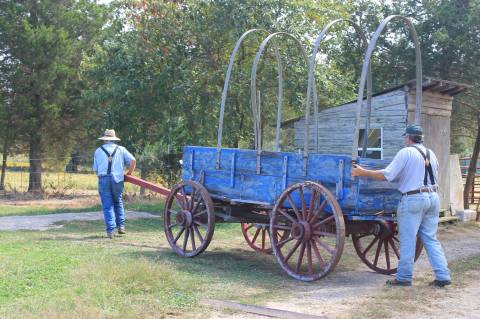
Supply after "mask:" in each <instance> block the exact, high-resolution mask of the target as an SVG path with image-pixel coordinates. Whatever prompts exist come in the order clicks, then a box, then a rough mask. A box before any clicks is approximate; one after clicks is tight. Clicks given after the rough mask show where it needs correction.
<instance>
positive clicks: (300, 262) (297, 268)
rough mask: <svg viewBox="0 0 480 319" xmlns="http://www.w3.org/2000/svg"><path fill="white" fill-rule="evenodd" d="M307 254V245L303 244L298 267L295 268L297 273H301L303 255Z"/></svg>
mask: <svg viewBox="0 0 480 319" xmlns="http://www.w3.org/2000/svg"><path fill="white" fill-rule="evenodd" d="M304 254H305V243H302V247H301V248H300V254H299V255H298V259H297V266H296V267H295V272H297V273H299V272H300V267H302V261H303V255H304Z"/></svg>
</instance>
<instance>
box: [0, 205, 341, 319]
mask: <svg viewBox="0 0 480 319" xmlns="http://www.w3.org/2000/svg"><path fill="white" fill-rule="evenodd" d="M150 208H151V209H152V211H155V210H157V209H158V208H160V207H159V206H157V207H156V208H155V206H151V207H150ZM127 230H128V234H127V236H126V237H123V238H115V239H114V240H106V239H104V238H103V231H104V226H103V222H101V221H98V222H72V223H69V224H67V225H66V226H65V227H63V228H60V229H55V230H49V231H45V232H38V231H18V232H0V318H19V317H22V318H28V317H37V318H65V317H68V318H73V317H75V318H78V317H80V318H98V317H102V318H105V317H108V318H120V317H122V318H125V317H126V318H162V317H172V316H177V317H179V318H200V317H204V316H205V315H206V314H208V312H210V311H212V310H211V309H209V308H205V307H203V306H200V305H199V301H200V300H201V299H203V298H220V299H232V300H238V301H242V302H247V303H252V302H254V301H255V303H261V302H262V300H268V299H270V298H272V296H276V297H278V296H281V295H282V291H283V288H287V287H290V288H291V287H299V286H302V285H305V286H307V285H308V284H305V283H301V282H298V281H296V280H293V279H290V278H289V277H288V276H287V275H286V274H284V273H283V272H282V271H281V270H280V268H279V266H278V265H277V264H276V261H275V259H274V257H273V256H271V255H264V254H260V253H256V252H253V251H251V250H250V249H249V248H248V246H247V245H246V244H245V243H244V239H243V236H242V234H241V231H240V227H239V225H238V224H230V225H229V224H218V225H217V227H216V229H215V235H214V238H213V240H212V243H211V244H210V246H209V248H208V250H207V251H206V252H205V253H203V254H202V255H200V256H198V257H196V258H193V259H186V258H181V257H179V256H177V255H176V254H174V253H173V252H172V251H171V249H170V247H169V246H168V243H167V241H166V239H165V236H164V233H163V226H162V220H161V218H159V219H148V220H136V221H128V225H127ZM339 266H340V265H339ZM340 268H341V267H340Z"/></svg>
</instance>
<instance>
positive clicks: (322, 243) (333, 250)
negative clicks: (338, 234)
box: [313, 237, 335, 255]
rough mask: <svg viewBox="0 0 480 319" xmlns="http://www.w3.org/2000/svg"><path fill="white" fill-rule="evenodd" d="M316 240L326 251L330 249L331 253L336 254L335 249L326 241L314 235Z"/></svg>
mask: <svg viewBox="0 0 480 319" xmlns="http://www.w3.org/2000/svg"><path fill="white" fill-rule="evenodd" d="M313 239H314V241H315V242H316V243H317V244H318V245H320V246H321V247H323V249H325V250H326V251H328V252H329V253H330V254H332V255H333V254H334V253H335V249H333V248H332V247H330V246H328V245H327V244H326V243H324V242H323V241H321V240H320V238H318V237H313Z"/></svg>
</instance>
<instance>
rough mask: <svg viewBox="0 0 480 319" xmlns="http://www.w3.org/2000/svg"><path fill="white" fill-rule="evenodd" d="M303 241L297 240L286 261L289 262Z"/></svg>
mask: <svg viewBox="0 0 480 319" xmlns="http://www.w3.org/2000/svg"><path fill="white" fill-rule="evenodd" d="M301 243H302V242H301V241H300V240H297V242H296V243H295V245H294V246H293V248H292V249H291V250H290V252H289V253H288V255H287V256H286V257H285V262H288V260H289V259H290V257H292V255H293V253H295V251H296V250H297V248H298V246H300V244H301Z"/></svg>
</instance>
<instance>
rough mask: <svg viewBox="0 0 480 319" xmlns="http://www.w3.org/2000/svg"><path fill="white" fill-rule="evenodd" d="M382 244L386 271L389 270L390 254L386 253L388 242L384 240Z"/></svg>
mask: <svg viewBox="0 0 480 319" xmlns="http://www.w3.org/2000/svg"><path fill="white" fill-rule="evenodd" d="M383 244H384V246H385V261H386V262H387V270H390V253H389V251H388V241H387V240H384V241H383Z"/></svg>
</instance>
